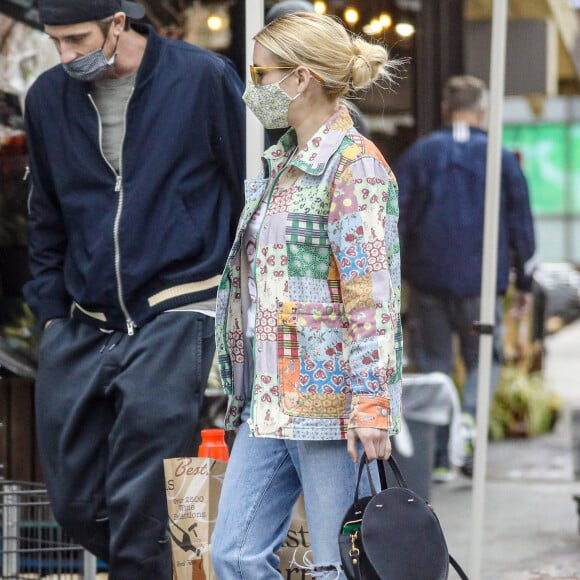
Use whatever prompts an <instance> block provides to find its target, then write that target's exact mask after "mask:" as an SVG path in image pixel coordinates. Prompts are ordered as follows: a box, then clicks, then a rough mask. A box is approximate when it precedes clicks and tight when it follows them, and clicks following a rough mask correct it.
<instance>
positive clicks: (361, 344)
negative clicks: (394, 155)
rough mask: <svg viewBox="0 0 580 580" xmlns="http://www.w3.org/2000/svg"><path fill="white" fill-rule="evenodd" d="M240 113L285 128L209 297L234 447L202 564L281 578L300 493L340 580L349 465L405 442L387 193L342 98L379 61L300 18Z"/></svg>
mask: <svg viewBox="0 0 580 580" xmlns="http://www.w3.org/2000/svg"><path fill="white" fill-rule="evenodd" d="M254 40H255V47H254V54H253V60H254V63H253V64H252V65H251V67H250V70H251V78H252V82H251V83H250V85H249V86H248V87H247V90H246V92H245V94H244V100H245V102H246V105H247V106H248V108H249V109H250V110H251V111H252V112H253V113H254V114H255V115H256V116H257V117H258V119H259V120H260V121H261V122H262V123H263V125H264V126H265V127H266V128H267V129H270V128H281V127H290V129H289V130H288V131H287V132H286V133H285V134H284V135H283V136H282V138H281V139H280V140H279V141H278V143H277V144H276V145H273V146H272V147H270V148H269V149H267V150H266V151H265V153H264V155H263V166H264V170H263V173H262V175H260V176H259V177H258V179H250V180H247V181H246V206H245V208H244V212H243V214H242V217H241V219H240V223H239V226H238V232H237V236H236V240H235V242H234V246H233V248H232V250H231V252H230V256H229V259H228V263H227V265H226V268H225V271H224V274H223V277H222V281H221V284H220V287H219V291H218V313H217V320H216V325H217V326H216V337H217V348H218V353H219V361H220V372H221V377H222V381H223V384H224V388H225V390H226V392H227V393H228V394H229V395H230V406H229V408H228V412H227V417H226V427H228V428H232V429H233V428H237V429H238V433H237V436H236V439H235V442H234V446H233V449H232V453H231V457H230V461H229V464H228V469H227V472H226V476H225V480H224V485H223V489H222V495H221V500H220V506H219V515H218V521H217V524H216V528H215V532H214V536H213V538H212V560H213V563H214V567H215V571H216V574H217V577H218V578H220V579H221V580H232V579H234V578H245V579H251V580H272V579H274V578H282V576H281V575H280V573H279V572H278V571H277V568H278V563H279V562H278V558H277V556H276V550H277V549H278V548H279V547H280V545H281V544H282V542H283V541H284V539H285V537H286V533H287V530H288V526H289V523H290V517H291V513H292V507H293V505H294V503H295V501H296V499H297V498H298V496H299V495H300V494H301V493H303V494H304V501H305V506H306V515H307V520H308V527H309V534H310V543H311V546H312V555H311V566H309V572H310V573H311V574H312V576H313V577H317V578H324V579H337V578H344V574H343V572H342V569H341V564H340V556H339V552H338V539H337V538H338V531H339V527H340V524H341V521H342V518H343V516H344V513H345V511H346V509H347V507H348V506H349V505H350V503H352V498H353V495H354V487H355V483H356V470H357V466H356V462H357V461H358V459H359V457H360V454H361V451H365V452H366V454H367V456H368V458H369V459H370V460H374V459H376V458H382V459H386V458H388V457H389V455H390V453H391V444H390V440H389V436H390V435H393V434H395V433H397V432H398V430H399V428H400V413H401V409H400V387H401V349H402V337H401V325H400V317H399V306H400V304H399V303H400V273H399V242H398V234H397V218H398V205H397V187H396V182H395V178H394V176H393V174H392V172H391V170H390V169H389V167H388V165H387V164H386V162H385V160H384V159H383V157H382V155H381V153H380V152H379V151H378V149H377V148H376V147H375V145H373V143H371V142H370V141H369V140H368V139H366V138H364V137H362V136H361V135H360V134H359V133H358V132H357V131H356V129H354V127H353V125H352V120H351V118H350V115H349V112H348V109H347V108H346V107H345V105H344V104H343V101H342V98H343V97H344V96H345V95H346V94H347V93H349V92H351V91H357V90H360V89H365V88H367V87H370V86H371V85H373V84H374V83H377V82H381V81H383V82H388V81H390V77H391V74H392V73H391V71H392V68H393V66H392V64H391V63H390V61H389V58H388V55H387V51H386V50H385V48H384V47H382V46H379V45H374V44H370V43H368V42H366V41H365V40H363V39H361V38H357V37H354V36H351V35H350V33H348V32H347V31H346V29H345V28H344V27H343V26H342V25H341V24H340V23H339V21H337V20H335V19H334V18H332V17H329V16H325V15H319V14H313V13H302V12H298V13H294V14H289V15H285V16H281V17H280V18H277V19H276V20H274V21H273V22H271V23H270V24H269V25H268V26H266V27H265V28H263V29H262V30H261V31H260V32H259V33H258V34H257V35H256V36H255V38H254Z"/></svg>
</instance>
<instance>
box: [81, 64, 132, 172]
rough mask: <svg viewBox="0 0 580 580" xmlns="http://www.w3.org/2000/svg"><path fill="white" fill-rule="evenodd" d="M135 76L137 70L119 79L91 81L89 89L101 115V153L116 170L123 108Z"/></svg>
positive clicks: (118, 161)
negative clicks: (91, 84)
mask: <svg viewBox="0 0 580 580" xmlns="http://www.w3.org/2000/svg"><path fill="white" fill-rule="evenodd" d="M136 77H137V72H134V73H133V74H130V75H128V76H126V77H121V78H119V79H107V78H105V79H100V80H98V81H95V82H94V83H93V89H92V91H91V93H92V95H93V99H94V101H95V105H96V106H97V109H98V110H99V115H100V116H101V123H102V127H103V134H102V148H103V154H104V156H105V158H106V159H107V161H108V162H109V163H110V164H111V166H112V167H113V168H114V169H115V171H117V172H118V171H119V164H120V155H121V144H122V141H123V132H124V129H125V110H126V107H127V102H128V100H129V98H130V97H131V93H132V92H133V87H134V86H135V79H136Z"/></svg>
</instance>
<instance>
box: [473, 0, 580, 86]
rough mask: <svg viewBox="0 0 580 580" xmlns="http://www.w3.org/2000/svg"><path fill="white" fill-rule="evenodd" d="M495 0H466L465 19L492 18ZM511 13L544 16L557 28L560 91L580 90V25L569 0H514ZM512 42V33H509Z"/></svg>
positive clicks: (519, 16) (529, 17) (516, 16)
mask: <svg viewBox="0 0 580 580" xmlns="http://www.w3.org/2000/svg"><path fill="white" fill-rule="evenodd" d="M492 8H493V0H466V2H465V19H466V21H468V22H471V21H482V20H483V21H491V15H492ZM508 17H509V19H510V21H513V20H544V21H546V20H547V21H550V22H552V23H553V25H554V27H555V28H556V31H557V36H558V41H557V45H558V47H557V66H556V67H555V73H554V74H557V79H555V80H556V83H557V86H558V93H560V94H563V93H575V94H578V93H580V25H579V19H578V15H577V12H576V10H574V9H573V8H572V7H571V5H570V1H569V0H533V1H531V0H510V2H509V12H508ZM508 43H509V36H508Z"/></svg>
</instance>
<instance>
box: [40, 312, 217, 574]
mask: <svg viewBox="0 0 580 580" xmlns="http://www.w3.org/2000/svg"><path fill="white" fill-rule="evenodd" d="M213 353H214V321H213V319H212V318H210V317H207V316H205V315H203V314H198V313H194V312H187V311H177V312H165V313H163V314H161V315H159V316H157V317H156V318H155V319H154V320H152V321H151V322H149V323H148V324H146V325H145V326H144V327H143V328H141V329H139V330H137V331H136V333H135V335H133V336H127V335H126V334H124V333H122V332H113V333H111V334H105V333H103V332H102V331H101V330H99V329H98V328H94V327H92V326H90V325H88V324H85V323H83V322H80V321H77V320H73V319H57V320H55V321H54V322H52V323H51V324H50V325H49V327H48V328H47V329H46V331H45V332H44V335H43V338H42V342H41V347H40V353H39V369H38V376H37V381H36V421H37V432H38V441H39V448H40V455H41V461H42V465H43V469H44V475H45V480H46V483H47V488H48V493H49V498H50V501H51V505H52V508H53V511H54V514H55V517H56V519H57V520H58V521H59V523H60V524H61V525H62V526H63V527H64V529H65V530H66V531H67V532H68V533H69V534H70V535H71V536H72V537H73V538H74V539H75V540H76V541H77V542H79V543H80V544H82V545H83V546H84V547H85V548H87V549H88V550H89V551H91V552H92V553H94V554H95V555H96V556H98V557H99V558H101V559H102V560H103V561H105V562H107V563H108V565H109V579H110V580H170V579H171V577H172V572H171V551H170V543H169V541H168V535H167V503H166V497H165V485H164V477H163V459H164V458H167V457H178V456H181V455H183V454H189V453H190V451H191V450H190V448H189V447H190V445H191V442H192V439H193V436H194V431H195V427H196V423H197V418H198V414H199V409H200V406H201V402H202V399H203V391H204V388H205V385H206V382H207V376H208V373H209V369H210V366H211V362H212V358H213Z"/></svg>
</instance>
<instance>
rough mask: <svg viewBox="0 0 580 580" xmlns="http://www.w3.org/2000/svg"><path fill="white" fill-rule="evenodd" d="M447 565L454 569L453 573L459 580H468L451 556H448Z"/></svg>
mask: <svg viewBox="0 0 580 580" xmlns="http://www.w3.org/2000/svg"><path fill="white" fill-rule="evenodd" d="M449 563H450V564H451V565H452V566H453V567H454V568H455V571H456V572H457V575H458V576H459V577H460V578H461V580H469V578H468V577H467V574H466V573H465V572H464V571H463V568H462V567H461V566H460V565H459V563H458V562H457V560H456V559H455V558H454V557H453V556H452V555H451V554H449Z"/></svg>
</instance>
